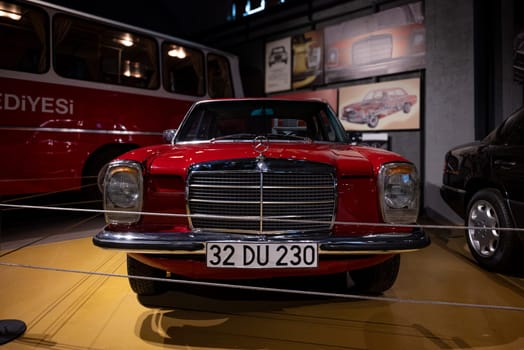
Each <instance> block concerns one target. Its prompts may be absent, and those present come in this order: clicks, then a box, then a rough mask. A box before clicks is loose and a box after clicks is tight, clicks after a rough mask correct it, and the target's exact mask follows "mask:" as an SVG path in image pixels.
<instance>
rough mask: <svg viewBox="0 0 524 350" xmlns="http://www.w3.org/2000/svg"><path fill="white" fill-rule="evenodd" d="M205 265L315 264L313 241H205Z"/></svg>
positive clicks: (309, 265)
mask: <svg viewBox="0 0 524 350" xmlns="http://www.w3.org/2000/svg"><path fill="white" fill-rule="evenodd" d="M206 263H207V267H226V268H227V267H229V268H244V269H250V268H251V269H261V268H262V269H263V268H266V269H270V268H304V267H317V266H318V247H317V245H316V244H313V243H230V242H209V243H207V245H206Z"/></svg>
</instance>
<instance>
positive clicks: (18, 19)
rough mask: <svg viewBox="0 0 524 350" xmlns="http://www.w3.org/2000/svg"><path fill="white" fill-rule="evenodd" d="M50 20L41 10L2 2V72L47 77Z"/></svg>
mask: <svg viewBox="0 0 524 350" xmlns="http://www.w3.org/2000/svg"><path fill="white" fill-rule="evenodd" d="M47 28H48V18H47V15H46V13H45V12H44V11H43V10H41V9H38V8H35V7H32V6H26V5H19V4H18V3H12V2H9V1H0V42H1V43H2V47H3V48H4V49H3V50H2V54H0V68H2V69H11V70H16V71H20V72H30V73H44V72H46V71H47V70H48V68H49V61H48V57H49V45H48V40H47V38H48V37H49V35H48V31H47Z"/></svg>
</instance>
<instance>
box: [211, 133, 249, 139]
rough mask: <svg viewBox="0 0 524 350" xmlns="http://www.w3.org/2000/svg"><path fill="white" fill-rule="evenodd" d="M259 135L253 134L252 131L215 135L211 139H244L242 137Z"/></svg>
mask: <svg viewBox="0 0 524 350" xmlns="http://www.w3.org/2000/svg"><path fill="white" fill-rule="evenodd" d="M256 136H257V135H256V134H251V133H247V132H244V133H238V134H230V135H223V136H218V137H213V138H212V139H211V141H217V140H242V139H248V140H251V139H254V138H255V137H256Z"/></svg>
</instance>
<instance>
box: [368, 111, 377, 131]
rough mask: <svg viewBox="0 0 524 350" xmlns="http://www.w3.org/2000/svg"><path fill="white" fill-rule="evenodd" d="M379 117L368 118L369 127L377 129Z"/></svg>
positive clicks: (373, 115)
mask: <svg viewBox="0 0 524 350" xmlns="http://www.w3.org/2000/svg"><path fill="white" fill-rule="evenodd" d="M378 119H379V118H378V115H376V114H372V115H370V116H369V117H368V126H369V127H370V128H376V127H377V125H378Z"/></svg>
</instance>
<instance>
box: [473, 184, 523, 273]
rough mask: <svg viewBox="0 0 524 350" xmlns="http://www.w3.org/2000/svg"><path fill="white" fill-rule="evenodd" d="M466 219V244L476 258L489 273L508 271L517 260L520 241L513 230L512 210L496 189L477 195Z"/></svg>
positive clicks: (483, 191)
mask: <svg viewBox="0 0 524 350" xmlns="http://www.w3.org/2000/svg"><path fill="white" fill-rule="evenodd" d="M467 215H468V216H467V218H466V223H465V224H466V226H467V227H468V228H467V229H466V241H467V243H468V247H469V250H470V252H471V255H473V258H475V260H476V261H477V262H478V264H479V265H480V266H482V267H483V268H485V269H487V270H493V271H506V270H509V269H511V268H512V265H513V263H514V262H516V259H517V258H518V255H519V251H520V241H519V240H518V237H517V236H516V235H515V232H512V231H504V230H499V229H498V228H504V227H506V228H513V227H514V224H513V221H512V220H511V216H510V214H509V210H508V208H507V207H506V205H505V203H504V200H503V198H502V195H501V194H500V192H499V191H498V190H495V189H484V190H481V191H479V192H477V193H476V194H475V195H474V196H473V197H472V198H471V200H470V202H469V205H468V210H467Z"/></svg>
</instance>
